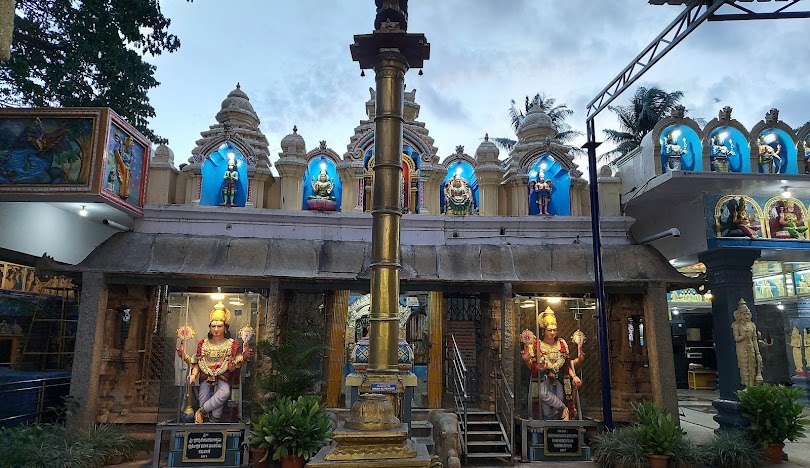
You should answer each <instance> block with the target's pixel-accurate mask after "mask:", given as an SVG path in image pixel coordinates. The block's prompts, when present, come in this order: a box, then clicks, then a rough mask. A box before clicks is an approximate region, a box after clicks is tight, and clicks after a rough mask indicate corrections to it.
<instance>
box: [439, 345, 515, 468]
mask: <svg viewBox="0 0 810 468" xmlns="http://www.w3.org/2000/svg"><path fill="white" fill-rule="evenodd" d="M450 340H451V343H448V344H449V345H450V346H451V347H452V349H451V351H452V356H453V357H452V362H451V366H450V374H451V379H452V389H453V401H454V404H455V410H456V414H457V415H458V421H459V436H460V438H461V450H462V452H463V453H462V457H463V460H464V463H465V464H466V463H467V462H468V461H469V460H470V459H476V460H488V459H489V460H491V459H507V460H508V461H509V463H510V464H512V463H513V459H514V458H513V455H514V452H513V444H512V441H513V440H514V423H513V421H514V410H513V408H514V396H513V395H512V391H511V390H510V389H509V386H508V385H507V384H506V379H505V378H504V377H503V371H502V370H501V372H500V374H499V378H498V379H496V380H497V384H496V385H497V389H496V390H497V394H498V397H497V399H496V410H495V411H482V410H476V409H471V408H469V407H468V404H469V402H470V400H471V398H470V397H469V395H468V394H467V366H465V364H464V360H463V359H462V357H461V353H460V352H459V350H458V346H457V344H456V339H455V337H454V336H453V335H450ZM498 369H500V366H498ZM504 424H505V425H506V428H508V429H509V430H508V431H507V429H505V428H504Z"/></svg>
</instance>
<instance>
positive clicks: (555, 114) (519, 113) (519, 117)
mask: <svg viewBox="0 0 810 468" xmlns="http://www.w3.org/2000/svg"><path fill="white" fill-rule="evenodd" d="M534 107H539V108H540V110H541V111H543V112H544V113H546V114H547V115H548V116H549V117H551V123H552V124H553V125H554V129H555V130H556V131H557V135H555V137H554V138H556V139H557V140H559V141H560V142H562V143H567V142H569V141H571V140H573V139H574V138H576V137H578V136H581V135H582V132H580V131H579V130H574V129H572V128H571V125H569V124H568V122H567V121H566V120H567V119H568V117H571V116H572V115H574V111H573V110H571V109H569V108H568V106H567V105H565V104H557V100H556V99H554V98H553V97H549V96H546V95H545V93H537V94H535V95H534V97H533V98H532V99H529V96H526V103H525V105H524V109H519V108H518V107H517V102H515V100H514V99H512V105H511V107H510V108H509V117H510V118H511V120H512V129H513V130H514V131H515V133H517V130H518V128H520V124H521V123H523V119H525V118H526V115H527V114H528V113H529V111H530V110H531V109H532V108H534ZM492 141H493V142H494V143H495V144H496V145H498V147H499V148H501V149H503V150H504V151H507V152H509V151H511V150H512V148H513V147H514V146H515V144H516V143H517V141H515V140H513V139H511V138H504V137H498V138H493V139H492ZM574 150H575V151H579V148H574Z"/></svg>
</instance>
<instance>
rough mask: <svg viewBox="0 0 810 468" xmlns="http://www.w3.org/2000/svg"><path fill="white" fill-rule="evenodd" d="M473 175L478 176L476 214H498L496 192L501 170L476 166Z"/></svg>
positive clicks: (498, 187) (501, 173)
mask: <svg viewBox="0 0 810 468" xmlns="http://www.w3.org/2000/svg"><path fill="white" fill-rule="evenodd" d="M475 176H476V177H477V178H478V188H479V190H480V191H479V193H478V196H479V197H478V200H479V203H480V206H479V207H478V214H480V215H481V216H498V194H499V192H500V189H501V180H502V179H503V170H498V169H497V168H493V169H491V170H483V169H479V168H476V170H475Z"/></svg>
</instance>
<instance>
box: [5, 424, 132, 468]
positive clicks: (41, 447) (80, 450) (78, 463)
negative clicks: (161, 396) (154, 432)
mask: <svg viewBox="0 0 810 468" xmlns="http://www.w3.org/2000/svg"><path fill="white" fill-rule="evenodd" d="M0 440H2V441H3V443H2V444H0V467H14V468H52V467H60V468H100V467H102V466H104V464H105V463H106V462H107V461H109V460H110V459H112V458H114V457H117V456H119V455H123V456H125V457H127V458H130V457H131V454H132V452H133V447H134V446H133V442H132V441H131V440H130V439H129V437H127V436H126V435H125V434H124V433H123V432H121V430H120V429H119V428H118V427H116V426H112V425H108V424H100V425H98V426H95V427H94V428H93V429H90V430H87V431H69V430H67V429H65V427H64V426H60V425H30V426H17V427H11V428H3V429H0Z"/></svg>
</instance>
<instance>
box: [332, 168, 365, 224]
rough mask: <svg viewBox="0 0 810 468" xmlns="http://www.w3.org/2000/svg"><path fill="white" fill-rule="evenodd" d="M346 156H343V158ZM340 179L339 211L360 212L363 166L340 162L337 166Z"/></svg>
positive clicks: (361, 206)
mask: <svg viewBox="0 0 810 468" xmlns="http://www.w3.org/2000/svg"><path fill="white" fill-rule="evenodd" d="M345 157H347V156H344V158H345ZM337 171H338V174H339V175H340V181H341V183H342V184H343V189H342V190H343V193H342V199H341V201H340V211H342V212H343V213H352V212H362V211H363V204H362V200H363V199H362V191H361V190H360V188H361V187H362V184H363V183H364V182H363V168H362V167H360V168H358V167H355V166H353V165H352V163H351V162H348V163H347V162H341V163H339V164H338V166H337Z"/></svg>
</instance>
